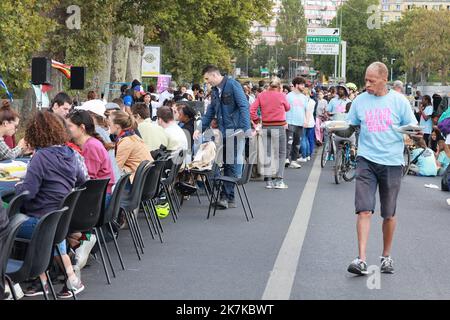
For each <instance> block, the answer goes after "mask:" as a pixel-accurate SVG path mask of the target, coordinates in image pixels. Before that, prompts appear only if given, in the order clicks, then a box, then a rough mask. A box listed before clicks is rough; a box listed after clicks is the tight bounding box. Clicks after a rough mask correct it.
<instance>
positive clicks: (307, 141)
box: [298, 88, 316, 162]
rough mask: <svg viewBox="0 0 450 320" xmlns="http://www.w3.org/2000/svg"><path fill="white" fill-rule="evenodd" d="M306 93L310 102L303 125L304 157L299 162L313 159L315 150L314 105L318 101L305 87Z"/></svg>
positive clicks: (302, 143) (302, 145)
mask: <svg viewBox="0 0 450 320" xmlns="http://www.w3.org/2000/svg"><path fill="white" fill-rule="evenodd" d="M304 94H305V95H306V96H307V97H308V103H307V105H306V110H305V124H304V125H303V128H304V130H303V138H302V140H301V149H302V157H301V158H300V159H299V160H298V161H299V162H306V161H308V160H311V156H312V154H313V152H314V144H315V143H316V141H315V135H314V125H315V120H314V107H315V106H316V101H314V99H311V98H310V90H309V89H307V88H306V89H305V91H304Z"/></svg>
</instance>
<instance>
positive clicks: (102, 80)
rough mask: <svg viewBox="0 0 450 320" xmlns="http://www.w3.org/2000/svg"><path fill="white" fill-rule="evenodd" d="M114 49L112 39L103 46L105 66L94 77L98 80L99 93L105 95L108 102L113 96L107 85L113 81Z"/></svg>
mask: <svg viewBox="0 0 450 320" xmlns="http://www.w3.org/2000/svg"><path fill="white" fill-rule="evenodd" d="M112 47H113V43H112V39H111V40H110V41H109V43H107V44H104V45H103V46H102V50H101V52H102V53H103V57H102V61H103V66H102V69H101V70H100V71H99V72H98V74H97V76H95V77H94V78H96V80H97V83H98V88H96V89H97V90H98V91H97V92H101V93H103V94H104V99H106V100H107V101H109V100H110V99H109V97H110V96H111V94H110V92H109V88H110V86H109V85H107V83H109V82H110V79H111V63H112V53H113V51H112Z"/></svg>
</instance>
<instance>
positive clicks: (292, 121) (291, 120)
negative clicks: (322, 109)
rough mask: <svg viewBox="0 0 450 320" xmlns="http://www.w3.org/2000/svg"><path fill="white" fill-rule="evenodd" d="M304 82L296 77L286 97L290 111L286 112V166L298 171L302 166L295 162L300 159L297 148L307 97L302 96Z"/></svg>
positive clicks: (301, 131)
mask: <svg viewBox="0 0 450 320" xmlns="http://www.w3.org/2000/svg"><path fill="white" fill-rule="evenodd" d="M305 84H306V80H305V78H303V77H297V78H294V80H292V85H293V86H294V87H293V89H292V91H291V92H289V93H288V95H287V97H286V98H287V101H288V102H289V105H290V107H291V108H290V110H289V111H288V112H286V121H287V123H288V130H287V146H286V156H287V159H286V166H289V168H293V169H299V168H301V167H302V166H301V165H300V164H299V163H298V162H297V159H298V158H300V153H299V151H300V150H299V148H300V142H301V139H302V137H303V125H304V124H305V113H306V107H307V106H308V99H309V98H308V97H306V96H305V95H304V94H303V90H305Z"/></svg>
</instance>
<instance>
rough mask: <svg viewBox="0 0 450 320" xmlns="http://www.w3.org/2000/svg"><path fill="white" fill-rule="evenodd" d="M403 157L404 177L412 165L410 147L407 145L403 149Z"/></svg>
mask: <svg viewBox="0 0 450 320" xmlns="http://www.w3.org/2000/svg"><path fill="white" fill-rule="evenodd" d="M403 159H404V161H405V165H404V166H403V177H404V176H406V175H407V174H408V171H409V168H410V167H411V154H410V153H409V148H408V147H407V146H405V148H404V149H403Z"/></svg>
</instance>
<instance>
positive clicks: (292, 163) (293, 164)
mask: <svg viewBox="0 0 450 320" xmlns="http://www.w3.org/2000/svg"><path fill="white" fill-rule="evenodd" d="M301 167H302V166H301V165H300V164H298V163H297V162H294V161H292V162H291V164H290V165H289V168H292V169H300V168H301Z"/></svg>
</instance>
